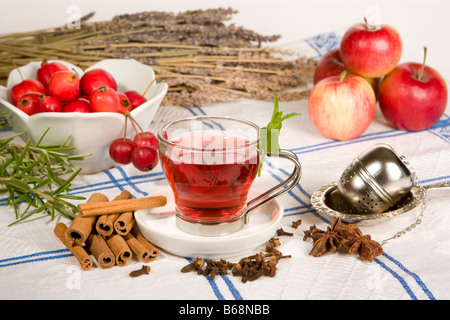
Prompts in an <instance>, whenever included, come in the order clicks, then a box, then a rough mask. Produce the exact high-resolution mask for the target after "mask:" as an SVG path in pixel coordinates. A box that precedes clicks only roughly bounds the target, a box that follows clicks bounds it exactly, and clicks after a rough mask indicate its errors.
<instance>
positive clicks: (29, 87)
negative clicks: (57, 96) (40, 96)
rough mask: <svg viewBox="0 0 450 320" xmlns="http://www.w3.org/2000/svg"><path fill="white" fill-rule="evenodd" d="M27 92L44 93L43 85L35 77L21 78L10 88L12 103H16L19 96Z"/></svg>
mask: <svg viewBox="0 0 450 320" xmlns="http://www.w3.org/2000/svg"><path fill="white" fill-rule="evenodd" d="M29 92H37V93H44V94H45V87H44V85H43V84H42V83H41V82H40V81H39V80H36V79H28V80H23V81H22V82H20V83H18V84H16V85H15V86H14V87H12V88H11V100H12V103H13V105H17V102H19V100H20V98H21V97H22V96H23V95H24V94H26V93H29Z"/></svg>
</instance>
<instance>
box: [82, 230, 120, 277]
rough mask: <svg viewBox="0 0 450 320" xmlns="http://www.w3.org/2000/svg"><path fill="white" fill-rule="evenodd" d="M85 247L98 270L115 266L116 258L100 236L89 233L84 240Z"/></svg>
mask: <svg viewBox="0 0 450 320" xmlns="http://www.w3.org/2000/svg"><path fill="white" fill-rule="evenodd" d="M86 246H87V247H88V249H89V251H90V252H91V254H92V255H93V256H94V257H95V260H97V263H98V265H99V267H100V268H102V269H107V268H111V267H112V266H114V265H115V262H116V257H115V256H114V253H113V252H112V251H111V248H110V247H109V246H108V244H107V243H106V241H105V239H104V238H103V236H102V235H100V234H98V233H91V234H90V235H89V237H88V238H87V240H86Z"/></svg>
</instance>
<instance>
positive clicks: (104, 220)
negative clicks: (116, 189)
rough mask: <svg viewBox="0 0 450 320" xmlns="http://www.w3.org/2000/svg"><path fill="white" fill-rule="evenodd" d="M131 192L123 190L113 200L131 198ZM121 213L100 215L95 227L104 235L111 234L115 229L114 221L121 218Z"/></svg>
mask: <svg viewBox="0 0 450 320" xmlns="http://www.w3.org/2000/svg"><path fill="white" fill-rule="evenodd" d="M131 198H132V196H131V193H130V192H129V191H127V190H123V191H122V192H121V193H120V194H119V195H118V196H117V197H116V198H114V200H113V201H117V200H124V199H131ZM120 215H121V214H120V213H113V214H104V215H101V216H100V217H98V219H97V223H96V224H95V229H96V230H97V232H98V233H100V234H101V235H103V236H110V235H111V234H112V233H113V231H114V222H115V221H116V220H117V218H119V216H120Z"/></svg>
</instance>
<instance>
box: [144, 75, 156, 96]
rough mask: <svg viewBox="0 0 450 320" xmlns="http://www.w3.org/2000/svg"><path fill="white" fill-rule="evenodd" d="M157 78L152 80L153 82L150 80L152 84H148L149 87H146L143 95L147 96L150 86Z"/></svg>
mask: <svg viewBox="0 0 450 320" xmlns="http://www.w3.org/2000/svg"><path fill="white" fill-rule="evenodd" d="M156 78H157V77H155V79H153V80H152V82H150V84H149V85H148V86H147V88H146V89H145V91H144V93H143V94H142V96H143V97H145V95H146V94H147V91H148V90H149V89H150V87H151V86H152V85H153V83H154V82H155V81H156Z"/></svg>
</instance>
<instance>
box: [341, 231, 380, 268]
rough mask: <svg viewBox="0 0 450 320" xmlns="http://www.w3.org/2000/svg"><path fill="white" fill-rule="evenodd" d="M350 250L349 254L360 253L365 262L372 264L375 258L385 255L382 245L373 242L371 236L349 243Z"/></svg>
mask: <svg viewBox="0 0 450 320" xmlns="http://www.w3.org/2000/svg"><path fill="white" fill-rule="evenodd" d="M348 245H349V247H350V249H349V250H348V253H349V254H355V253H357V252H358V253H359V257H360V258H361V259H363V260H367V261H370V262H372V261H373V259H375V257H378V256H379V255H381V254H382V253H383V248H382V247H381V245H380V244H379V243H378V242H376V241H374V240H372V239H371V237H370V235H369V234H367V235H365V236H361V237H359V238H357V239H354V240H352V241H350V242H349V243H348Z"/></svg>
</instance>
